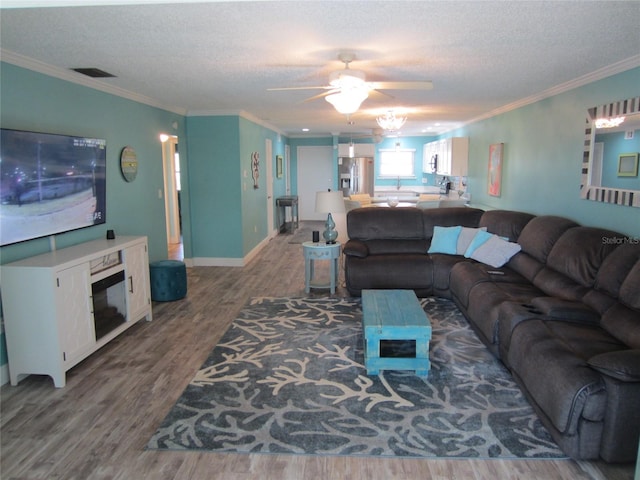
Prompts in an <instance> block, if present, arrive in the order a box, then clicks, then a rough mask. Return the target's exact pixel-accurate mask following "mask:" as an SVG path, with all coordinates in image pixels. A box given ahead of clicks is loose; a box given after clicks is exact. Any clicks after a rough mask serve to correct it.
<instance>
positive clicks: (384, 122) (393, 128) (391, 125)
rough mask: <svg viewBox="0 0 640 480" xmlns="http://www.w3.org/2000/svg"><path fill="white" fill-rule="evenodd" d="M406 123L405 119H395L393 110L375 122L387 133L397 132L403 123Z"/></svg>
mask: <svg viewBox="0 0 640 480" xmlns="http://www.w3.org/2000/svg"><path fill="white" fill-rule="evenodd" d="M406 121H407V117H399V116H398V117H397V116H396V115H395V113H393V110H389V111H388V112H387V113H385V114H384V115H380V116H379V117H378V118H376V122H378V125H380V128H382V129H383V130H385V131H387V132H397V131H398V130H400V129H401V128H402V126H403V125H404V122H406Z"/></svg>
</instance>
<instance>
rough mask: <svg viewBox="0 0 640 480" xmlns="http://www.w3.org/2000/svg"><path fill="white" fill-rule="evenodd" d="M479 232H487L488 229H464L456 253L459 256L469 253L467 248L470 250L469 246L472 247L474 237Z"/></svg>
mask: <svg viewBox="0 0 640 480" xmlns="http://www.w3.org/2000/svg"><path fill="white" fill-rule="evenodd" d="M479 230H483V231H485V232H486V231H487V227H482V228H471V227H462V230H461V231H460V236H459V237H458V249H457V251H456V253H457V254H458V255H464V252H466V251H467V248H469V245H471V241H472V240H473V237H475V236H476V233H478V231H479Z"/></svg>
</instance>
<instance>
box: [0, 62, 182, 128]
mask: <svg viewBox="0 0 640 480" xmlns="http://www.w3.org/2000/svg"><path fill="white" fill-rule="evenodd" d="M0 60H2V61H3V62H6V63H10V64H12V65H16V66H18V67H22V68H26V69H27V70H32V71H34V72H38V73H42V74H43V75H47V76H50V77H54V78H58V79H60V80H65V81H67V82H71V83H75V84H77V85H81V86H83V87H87V88H91V89H93V90H99V91H101V92H104V93H109V94H111V95H116V96H118V97H122V98H126V99H128V100H132V101H134V102H137V103H142V104H145V105H149V106H150V107H156V108H160V109H162V110H166V111H169V112H173V113H177V114H179V115H186V113H187V110H186V109H185V108H179V107H172V106H168V105H165V104H163V103H161V102H158V101H157V100H155V99H153V98H151V97H147V96H145V95H140V94H138V93H134V92H131V91H129V90H125V89H124V88H120V87H116V86H114V85H109V84H107V83H104V82H102V81H99V80H96V79H93V78H91V77H87V76H86V75H82V74H80V73H77V72H74V71H73V70H67V69H64V68H60V67H55V66H53V65H49V64H48V63H44V62H41V61H39V60H35V59H33V58H29V57H25V56H24V55H20V54H18V53H15V52H12V51H9V50H4V49H0Z"/></svg>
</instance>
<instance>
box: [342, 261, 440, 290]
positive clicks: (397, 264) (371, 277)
mask: <svg viewBox="0 0 640 480" xmlns="http://www.w3.org/2000/svg"><path fill="white" fill-rule="evenodd" d="M345 267H346V268H345V279H346V282H347V289H348V290H349V292H351V293H352V294H359V293H360V291H361V289H362V286H363V285H365V286H366V287H365V288H373V289H375V288H388V289H407V290H416V294H418V295H419V296H424V295H427V294H428V293H430V292H431V287H432V279H433V274H432V271H431V268H432V261H431V258H429V255H426V254H425V253H424V250H423V253H420V254H407V253H405V254H401V255H398V254H388V255H369V256H368V257H366V258H358V257H346V258H345ZM418 290H420V291H422V292H420V293H419V292H418Z"/></svg>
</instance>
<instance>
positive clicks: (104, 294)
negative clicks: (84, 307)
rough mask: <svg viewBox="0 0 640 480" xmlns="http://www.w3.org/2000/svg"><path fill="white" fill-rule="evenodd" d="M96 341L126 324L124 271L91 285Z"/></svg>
mask: <svg viewBox="0 0 640 480" xmlns="http://www.w3.org/2000/svg"><path fill="white" fill-rule="evenodd" d="M91 293H92V296H93V321H94V325H95V331H96V340H99V339H100V338H102V337H104V336H105V335H106V334H108V333H109V332H111V331H112V330H114V329H115V328H117V327H119V326H120V325H122V324H123V323H125V322H126V297H125V294H126V292H125V281H124V270H121V271H119V272H117V273H114V274H113V275H110V276H108V277H106V278H103V279H102V280H98V281H96V282H93V283H92V284H91Z"/></svg>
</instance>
